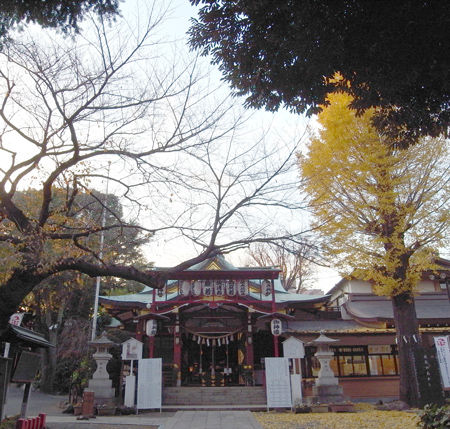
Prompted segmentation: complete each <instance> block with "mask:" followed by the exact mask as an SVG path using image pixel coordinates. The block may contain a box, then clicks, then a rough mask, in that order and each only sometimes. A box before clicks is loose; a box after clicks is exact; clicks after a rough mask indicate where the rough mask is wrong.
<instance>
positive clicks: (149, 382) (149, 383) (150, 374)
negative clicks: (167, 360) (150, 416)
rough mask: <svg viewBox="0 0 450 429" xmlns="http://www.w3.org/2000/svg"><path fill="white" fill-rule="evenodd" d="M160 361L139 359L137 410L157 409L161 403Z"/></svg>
mask: <svg viewBox="0 0 450 429" xmlns="http://www.w3.org/2000/svg"><path fill="white" fill-rule="evenodd" d="M161 397H162V360H161V358H157V359H139V373H138V391H137V408H138V409H140V410H148V409H155V408H159V410H160V411H161V403H162V398H161Z"/></svg>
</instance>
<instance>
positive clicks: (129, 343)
mask: <svg viewBox="0 0 450 429" xmlns="http://www.w3.org/2000/svg"><path fill="white" fill-rule="evenodd" d="M141 358H142V343H141V342H140V341H138V340H136V339H135V338H130V339H129V340H126V341H125V342H123V343H122V360H137V359H141Z"/></svg>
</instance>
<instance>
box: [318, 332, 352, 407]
mask: <svg viewBox="0 0 450 429" xmlns="http://www.w3.org/2000/svg"><path fill="white" fill-rule="evenodd" d="M337 341H339V340H334V339H332V338H328V337H327V336H325V335H324V334H323V333H321V334H320V335H319V337H318V338H316V339H315V340H314V341H312V342H311V344H313V345H315V346H316V347H317V352H316V353H315V355H314V356H315V357H316V358H317V360H318V361H319V363H320V370H319V374H318V377H317V379H316V382H315V385H314V386H313V388H312V390H313V396H312V398H311V402H312V403H319V404H332V403H339V402H344V401H345V400H347V399H348V398H346V397H345V396H344V391H343V388H342V386H339V380H338V379H337V377H336V376H335V375H334V373H333V370H332V369H331V367H330V361H331V359H333V356H334V353H333V352H332V351H331V350H330V344H333V343H335V342H337Z"/></svg>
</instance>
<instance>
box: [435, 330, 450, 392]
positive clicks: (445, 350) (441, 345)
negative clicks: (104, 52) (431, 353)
mask: <svg viewBox="0 0 450 429" xmlns="http://www.w3.org/2000/svg"><path fill="white" fill-rule="evenodd" d="M434 344H435V345H436V354H437V359H438V362H439V369H440V370H441V378H442V384H443V386H444V389H450V335H447V336H446V337H434Z"/></svg>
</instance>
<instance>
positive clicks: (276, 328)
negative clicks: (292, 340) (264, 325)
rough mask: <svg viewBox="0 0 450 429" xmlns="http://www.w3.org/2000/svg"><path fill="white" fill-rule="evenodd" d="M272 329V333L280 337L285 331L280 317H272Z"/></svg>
mask: <svg viewBox="0 0 450 429" xmlns="http://www.w3.org/2000/svg"><path fill="white" fill-rule="evenodd" d="M270 330H271V331H272V335H273V336H275V337H278V336H279V335H281V333H282V332H283V326H282V324H281V320H280V319H272V321H271V322H270Z"/></svg>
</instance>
